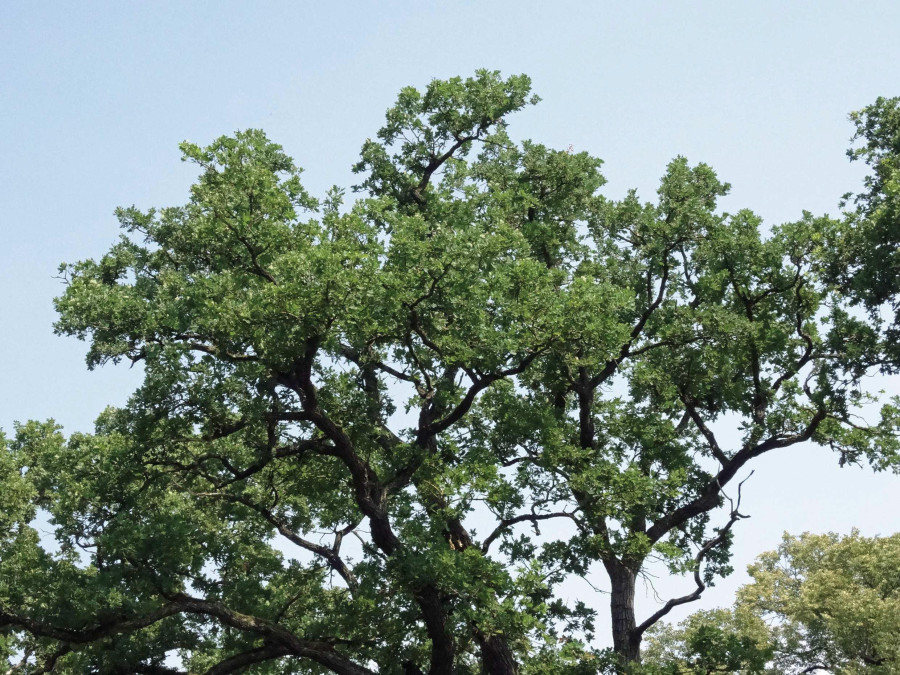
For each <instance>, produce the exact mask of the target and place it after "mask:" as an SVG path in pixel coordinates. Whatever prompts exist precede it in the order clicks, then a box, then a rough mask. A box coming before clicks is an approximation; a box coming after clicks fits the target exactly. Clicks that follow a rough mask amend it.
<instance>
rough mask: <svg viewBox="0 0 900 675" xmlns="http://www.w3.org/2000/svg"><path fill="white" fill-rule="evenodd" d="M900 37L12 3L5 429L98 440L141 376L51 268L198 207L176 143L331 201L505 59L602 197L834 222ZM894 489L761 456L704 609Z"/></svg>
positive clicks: (723, 20)
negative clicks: (404, 127)
mask: <svg viewBox="0 0 900 675" xmlns="http://www.w3.org/2000/svg"><path fill="white" fill-rule="evenodd" d="M898 29H900V3H897V2H893V1H891V2H888V1H882V2H876V1H872V2H866V3H855V4H850V3H843V2H826V1H819V2H812V1H809V2H791V3H785V2H774V1H757V2H745V3H725V2H712V1H710V2H634V3H624V2H622V3H611V2H609V3H602V2H593V3H591V2H552V3H550V2H540V3H539V2H527V1H519V2H453V3H450V2H446V3H438V2H425V1H420V2H379V3H375V2H344V3H323V2H315V3H314V2H252V3H251V2H244V3H239V2H224V1H221V2H184V1H182V2H153V3H149V2H147V3H138V2H127V3H126V2H107V3H99V2H79V3H66V2H61V1H57V2H44V3H36V2H25V1H24V0H22V1H20V2H15V1H13V0H9V1H7V2H4V3H2V4H0V312H2V318H3V324H2V326H0V427H3V428H6V429H9V427H10V426H11V424H12V421H13V420H15V419H28V418H37V419H43V418H47V417H53V418H55V419H56V420H58V421H59V422H60V423H62V424H63V425H64V426H65V428H66V429H67V430H69V431H72V430H89V429H90V428H91V424H92V421H93V419H94V417H95V416H96V415H97V413H99V412H100V410H102V409H103V407H104V406H106V405H109V404H118V403H122V402H123V401H124V400H125V398H126V397H127V395H128V393H129V392H130V391H131V389H132V388H133V387H134V386H135V385H136V383H137V378H138V377H139V373H138V372H137V371H129V370H128V369H127V368H126V367H125V366H120V367H118V368H112V367H109V368H104V369H100V370H98V371H95V372H91V373H89V372H87V370H86V369H85V367H84V360H83V354H84V345H82V344H80V343H78V342H77V341H75V340H72V339H63V338H59V337H55V336H54V335H53V334H52V330H51V324H52V322H53V319H54V313H53V309H52V304H51V300H52V298H53V297H54V296H55V295H57V294H58V293H59V292H60V291H61V285H60V281H59V280H58V279H55V278H54V274H55V272H56V268H57V266H58V265H59V263H60V262H62V261H75V260H78V259H81V258H85V257H91V256H96V255H99V254H101V253H102V252H103V251H104V250H105V249H106V248H107V247H108V245H109V244H110V243H112V241H113V239H114V238H115V237H116V236H117V224H116V221H115V219H114V218H113V216H112V211H113V209H114V208H115V207H116V206H120V205H130V204H136V205H138V206H139V207H149V206H165V205H172V204H178V203H181V202H183V201H185V199H186V197H187V188H188V186H189V185H190V182H191V179H192V178H193V176H194V171H193V169H192V168H191V167H190V166H188V165H185V164H182V163H180V162H179V153H178V149H177V144H178V142H180V141H181V140H184V139H189V140H192V141H195V142H198V143H206V142H208V141H210V140H211V139H213V138H215V137H216V136H219V135H221V134H224V133H230V132H233V131H234V130H236V129H242V128H247V127H261V128H263V129H265V130H266V132H267V133H268V134H269V136H270V137H271V138H273V139H274V140H276V141H278V142H280V143H282V144H283V145H284V146H285V149H286V150H287V152H288V154H290V155H292V156H293V157H294V158H295V159H296V161H297V163H298V164H299V165H301V166H303V167H305V168H306V173H305V174H304V176H305V179H306V180H305V182H306V185H307V187H308V188H309V189H310V190H311V191H312V192H313V193H314V194H318V195H321V194H322V193H323V192H324V190H325V189H326V188H327V187H328V186H330V185H332V184H339V185H349V184H351V183H352V182H353V177H352V174H351V172H350V166H351V165H352V164H353V162H354V161H355V159H356V156H357V153H358V150H359V147H360V145H361V144H362V142H363V141H364V140H365V138H366V137H367V136H371V135H374V133H375V131H376V130H377V129H378V127H379V126H380V123H381V120H382V117H383V114H384V110H385V109H386V108H387V107H388V105H390V103H391V102H392V100H393V98H394V96H395V95H396V93H397V91H398V90H399V89H400V88H401V87H403V86H405V85H408V84H413V85H417V86H422V85H425V84H427V82H428V81H429V80H430V79H431V78H433V77H449V76H453V75H468V74H471V73H472V72H473V71H474V70H475V69H476V68H480V67H488V68H496V69H500V70H502V71H504V72H505V73H514V72H515V73H518V72H524V73H528V74H529V75H531V76H532V78H533V80H534V88H535V91H536V92H537V93H538V94H539V95H540V96H541V97H542V98H543V102H542V103H541V104H540V105H539V106H537V107H534V108H531V109H529V110H527V111H525V112H523V113H521V114H519V115H518V116H517V117H514V118H513V119H512V120H511V124H512V126H511V132H512V133H513V134H514V135H515V136H516V137H519V138H524V137H530V138H534V139H535V140H538V141H540V142H543V143H546V144H548V145H552V146H556V147H567V146H569V145H572V146H573V147H574V148H575V149H576V150H579V151H580V150H587V151H589V152H591V153H592V154H595V155H598V156H600V157H602V158H603V159H604V160H605V162H606V164H605V174H606V176H607V178H608V179H609V183H608V185H607V186H606V188H605V192H606V194H608V195H610V196H613V197H616V196H621V195H622V194H623V193H624V192H625V190H626V189H628V188H630V187H636V188H638V190H639V191H640V193H641V194H642V195H643V196H645V197H647V198H651V197H652V196H653V192H654V190H655V188H656V186H657V184H658V180H659V177H660V176H661V174H662V171H663V169H664V167H665V165H666V163H667V162H668V161H669V160H670V159H672V158H673V157H674V156H676V155H679V154H682V155H685V156H687V157H688V159H689V160H691V161H692V162H697V161H705V162H707V163H709V164H711V165H712V166H713V167H714V168H715V169H716V170H717V171H718V173H719V175H720V177H722V178H723V179H725V180H727V181H729V182H731V183H732V185H733V190H732V194H731V195H730V196H729V197H728V198H726V199H725V200H724V202H723V207H724V208H725V209H726V210H732V211H734V210H737V209H738V208H744V207H748V208H751V209H753V210H754V211H756V212H757V213H759V214H760V215H761V216H763V217H764V218H765V219H766V221H767V222H769V223H777V222H781V221H784V220H790V219H795V218H797V217H799V215H800V214H801V212H802V210H803V209H806V210H809V211H812V212H813V213H825V212H830V213H835V212H836V211H837V202H838V200H839V198H840V196H841V194H843V193H844V192H847V191H850V190H854V189H855V188H857V186H858V184H859V179H860V176H861V173H860V167H858V166H855V165H851V164H849V163H848V161H847V159H846V157H845V155H844V151H845V150H846V147H847V145H848V139H849V136H850V134H851V127H850V125H849V123H848V121H847V113H848V112H850V111H851V110H855V109H858V108H860V107H862V106H864V105H866V104H868V103H870V102H872V101H873V100H874V99H875V98H876V97H877V96H879V95H884V96H896V95H900V66H898V64H900V41H898V40H897V37H896V36H897V33H898ZM886 386H887V387H889V388H890V389H892V390H893V391H895V392H896V391H897V390H898V386H897V384H896V383H890V382H889V383H886ZM898 487H900V478H898V477H895V476H890V475H878V476H874V475H872V474H871V473H870V472H868V471H863V470H859V469H854V468H849V469H843V470H839V469H838V468H837V462H836V458H834V457H832V456H830V455H828V453H827V452H824V451H822V450H815V449H800V450H791V451H789V452H788V453H787V455H786V456H785V455H778V456H775V455H773V456H771V457H767V458H765V459H764V460H763V461H762V462H760V463H759V465H758V468H757V472H756V475H755V476H754V477H753V479H752V480H751V482H750V483H748V485H747V487H746V490H745V501H744V503H745V509H744V510H745V511H746V512H748V513H750V514H751V515H752V516H753V517H752V518H751V519H750V520H748V521H744V522H741V523H739V524H738V525H737V526H736V530H737V544H736V548H735V551H736V568H737V569H738V572H737V573H736V574H735V575H734V576H733V577H732V578H730V579H729V580H727V581H725V582H723V583H721V584H720V587H719V588H718V589H715V590H714V592H712V593H710V594H709V598H708V599H707V600H705V601H704V602H705V604H707V605H713V604H718V603H727V602H729V601H730V594H731V593H733V590H734V588H735V587H736V586H737V585H738V584H739V583H740V582H742V581H743V580H745V579H746V577H745V575H744V574H743V572H742V570H743V567H744V566H745V565H746V563H747V562H749V561H750V560H752V558H753V557H754V556H755V555H756V554H757V553H759V552H761V551H763V550H766V549H771V548H773V547H774V546H775V545H777V543H778V540H779V538H780V536H781V532H782V531H784V530H788V531H791V532H794V533H799V532H802V531H804V530H813V531H826V530H836V531H841V532H847V531H849V529H850V527H852V526H853V525H858V526H859V527H861V528H862V530H863V532H864V533H866V534H874V533H878V532H880V533H883V534H887V533H889V532H893V531H895V530H897V529H898V525H897V521H896V519H895V518H894V517H893V515H892V514H896V513H898V512H900V497H897V496H896V495H897V494H900V491H898V489H897V488H898ZM689 587H690V584H688V583H687V582H684V584H683V586H681V587H678V586H677V585H673V586H671V588H672V589H674V591H675V592H677V591H678V590H679V588H682V589H689ZM661 588H663V587H662V586H661ZM668 588H669V586H665V587H664V589H663V590H665V589H668ZM645 602H646V603H650V602H651V601H650V600H649V599H645ZM646 606H648V607H649V606H650V605H649V604H647V605H646ZM695 607H696V606H695Z"/></svg>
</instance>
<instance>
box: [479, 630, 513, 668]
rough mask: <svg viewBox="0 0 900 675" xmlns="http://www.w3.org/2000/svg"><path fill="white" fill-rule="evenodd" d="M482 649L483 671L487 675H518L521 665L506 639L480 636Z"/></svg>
mask: <svg viewBox="0 0 900 675" xmlns="http://www.w3.org/2000/svg"><path fill="white" fill-rule="evenodd" d="M478 644H479V646H480V647H481V669H482V672H484V673H485V675H518V674H519V664H517V663H516V659H515V657H514V656H513V653H512V650H511V649H510V648H509V644H507V642H506V639H505V638H504V637H503V636H501V635H491V636H490V637H487V638H482V637H480V636H479V638H478Z"/></svg>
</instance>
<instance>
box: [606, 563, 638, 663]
mask: <svg viewBox="0 0 900 675" xmlns="http://www.w3.org/2000/svg"><path fill="white" fill-rule="evenodd" d="M604 564H605V566H606V571H607V572H608V573H609V580H610V582H611V584H612V594H611V598H610V603H609V608H610V613H611V615H612V632H613V651H615V653H616V655H617V656H618V657H619V659H620V661H621V662H622V666H623V667H624V666H625V665H627V664H631V663H640V660H641V636H640V635H638V634H637V631H636V630H635V627H636V623H635V619H634V591H635V583H634V582H635V577H636V574H635V572H634V570H632V569H630V568H629V567H626V566H625V565H623V564H622V563H621V562H619V561H618V560H613V561H608V562H605V563H604ZM620 672H624V671H623V670H620Z"/></svg>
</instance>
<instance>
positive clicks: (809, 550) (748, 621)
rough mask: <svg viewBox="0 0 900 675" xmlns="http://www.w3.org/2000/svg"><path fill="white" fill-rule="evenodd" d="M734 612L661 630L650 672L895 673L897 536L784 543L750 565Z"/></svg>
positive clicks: (702, 615)
mask: <svg viewBox="0 0 900 675" xmlns="http://www.w3.org/2000/svg"><path fill="white" fill-rule="evenodd" d="M750 576H751V577H752V579H753V581H752V583H750V584H747V585H746V586H744V587H743V588H741V589H740V591H739V592H738V600H737V603H736V605H735V608H734V610H733V611H729V610H716V611H713V612H698V613H696V614H693V615H691V616H690V617H689V618H688V619H687V620H686V621H684V622H682V623H681V624H680V625H679V626H678V628H675V627H673V626H667V625H662V624H659V625H658V627H656V628H655V629H654V630H653V632H652V635H651V637H650V640H649V644H648V651H647V659H646V661H647V663H646V666H647V670H649V671H651V672H654V669H658V670H659V672H672V673H763V672H766V673H813V672H827V673H837V674H841V675H851V674H853V673H872V674H873V675H875V674H877V673H896V672H897V671H898V669H900V646H898V644H897V635H898V634H900V535H897V534H895V535H893V536H890V537H883V538H879V537H873V538H866V537H862V536H860V535H859V533H858V532H853V533H852V534H850V535H849V536H846V537H840V536H838V535H835V534H827V535H812V534H804V535H801V536H799V537H792V536H788V535H785V537H784V541H783V542H782V544H781V546H779V547H778V550H777V551H771V552H768V553H764V554H763V555H761V556H760V557H759V558H758V559H757V562H756V563H755V564H754V565H751V566H750Z"/></svg>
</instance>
